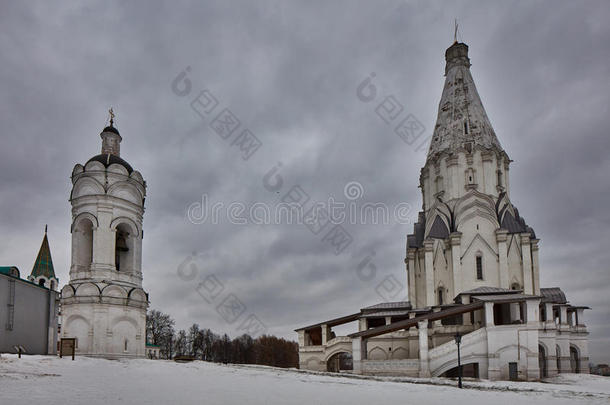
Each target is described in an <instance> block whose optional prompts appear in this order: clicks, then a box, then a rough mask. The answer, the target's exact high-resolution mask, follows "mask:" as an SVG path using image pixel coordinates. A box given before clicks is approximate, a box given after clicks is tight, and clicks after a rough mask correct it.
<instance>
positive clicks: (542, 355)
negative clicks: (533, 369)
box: [538, 345, 548, 378]
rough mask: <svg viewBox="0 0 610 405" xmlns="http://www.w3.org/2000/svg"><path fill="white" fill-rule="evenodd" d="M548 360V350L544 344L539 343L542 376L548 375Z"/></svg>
mask: <svg viewBox="0 0 610 405" xmlns="http://www.w3.org/2000/svg"><path fill="white" fill-rule="evenodd" d="M546 360H547V354H546V350H544V346H542V345H538V368H540V378H546V377H548V371H547V367H546Z"/></svg>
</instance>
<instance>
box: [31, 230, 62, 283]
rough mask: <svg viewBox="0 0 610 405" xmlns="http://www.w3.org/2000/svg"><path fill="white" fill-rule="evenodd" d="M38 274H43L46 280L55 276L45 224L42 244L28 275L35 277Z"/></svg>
mask: <svg viewBox="0 0 610 405" xmlns="http://www.w3.org/2000/svg"><path fill="white" fill-rule="evenodd" d="M38 276H45V277H46V278H47V280H50V279H51V278H56V277H55V269H54V268H53V259H51V249H50V248H49V240H48V239H47V226H46V225H45V227H44V238H43V239H42V245H41V246H40V251H39V252H38V257H36V262H34V267H33V268H32V274H31V275H30V277H32V278H36V277H38Z"/></svg>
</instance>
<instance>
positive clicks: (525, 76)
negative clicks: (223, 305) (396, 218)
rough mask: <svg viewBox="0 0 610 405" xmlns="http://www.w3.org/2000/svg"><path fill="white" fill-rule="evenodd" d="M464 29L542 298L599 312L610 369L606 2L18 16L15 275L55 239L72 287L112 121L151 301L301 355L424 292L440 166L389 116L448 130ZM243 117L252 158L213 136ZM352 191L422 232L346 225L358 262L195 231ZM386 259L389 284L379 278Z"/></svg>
mask: <svg viewBox="0 0 610 405" xmlns="http://www.w3.org/2000/svg"><path fill="white" fill-rule="evenodd" d="M454 18H457V19H458V21H459V23H460V27H461V28H460V37H459V39H460V40H463V41H464V42H466V43H467V44H468V45H469V46H470V57H471V61H472V68H471V70H472V73H473V76H474V79H475V82H476V84H477V87H478V90H479V93H480V95H481V98H482V100H483V103H484V106H485V108H486V110H487V113H488V115H489V117H490V119H491V122H492V124H493V126H494V128H495V131H496V133H497V134H498V137H499V139H500V142H501V143H502V146H503V147H504V149H505V150H506V151H507V153H508V154H509V156H510V157H511V158H512V159H513V160H514V163H513V164H512V166H511V179H510V180H511V199H512V201H513V203H514V204H515V205H516V206H517V207H518V208H519V210H520V213H521V215H522V216H524V217H525V219H526V220H527V222H528V223H529V224H530V225H531V226H532V227H534V229H535V230H536V233H537V236H538V237H539V238H540V239H541V244H540V249H541V250H540V262H541V283H542V286H561V288H562V289H563V290H564V291H565V292H566V294H567V295H568V299H569V300H570V301H571V302H572V303H573V304H584V305H589V306H591V307H592V308H593V310H592V311H588V312H586V322H587V324H588V327H589V330H590V332H591V335H590V347H591V352H592V360H593V361H596V362H601V361H605V362H608V361H610V326H608V321H609V320H610V305H609V304H610V299H609V297H610V294H609V293H608V284H609V281H610V275H609V269H608V266H609V265H608V263H610V249H608V229H609V227H610V214H609V211H608V209H607V207H608V203H609V202H610V201H609V195H610V191H609V186H610V179H609V177H608V173H610V158H609V157H608V151H609V150H610V138H609V137H608V128H610V114H609V108H608V105H609V104H610V103H609V101H610V100H609V98H610V81H609V80H608V77H609V76H610V67H609V66H610V64H609V62H610V58H609V56H610V52H609V49H610V45H609V43H610V26H609V25H608V23H607V22H608V21H609V20H610V7H609V5H608V2H603V1H583V2H571V1H535V2H529V1H528V2H526V1H521V2H511V1H503V2H498V3H495V4H491V2H470V1H465V2H451V3H441V2H428V1H422V2H408V1H377V2H355V1H331V2H328V1H321V2H315V1H307V2H305V1H303V2H285V1H269V2H264V1H258V2H256V4H255V3H254V2H237V1H218V2H190V3H189V2H155V1H148V2H143V1H142V2H128V3H125V4H123V3H122V2H80V3H75V4H69V3H66V4H63V5H61V4H60V5H57V4H55V3H53V4H51V3H48V2H12V3H9V2H6V1H3V2H2V3H0V55H2V69H0V86H1V88H2V91H1V92H0V99H1V102H0V120H1V122H2V135H1V136H2V144H1V145H2V146H1V149H0V193H1V196H2V199H1V200H0V213H1V218H2V220H1V222H0V234H1V235H2V243H0V264H2V265H17V266H18V267H19V268H20V269H21V271H22V274H28V273H29V271H30V270H31V267H32V265H33V262H34V259H35V256H36V253H37V251H38V248H39V246H40V242H41V239H42V233H43V228H44V225H45V223H48V224H49V240H50V245H51V249H52V255H53V261H54V264H55V270H56V273H57V276H58V277H59V278H60V282H61V283H62V284H63V283H65V282H67V281H68V270H69V265H70V262H69V261H70V221H71V217H70V205H69V202H68V198H69V193H70V187H71V183H70V179H69V176H70V173H71V171H72V168H73V166H74V164H76V163H81V164H84V163H85V162H86V161H87V160H88V159H89V158H90V157H91V156H93V155H96V154H98V153H99V150H100V145H101V141H100V138H99V133H100V130H101V129H102V128H103V127H104V126H105V125H106V123H107V110H108V108H109V107H110V106H112V107H114V110H115V112H116V114H117V120H116V122H117V126H118V128H119V130H120V131H121V135H122V136H123V143H122V151H121V156H122V157H123V158H125V159H126V160H127V161H128V162H129V163H130V164H132V165H133V166H134V168H136V169H137V170H139V171H140V172H141V173H142V174H143V176H144V178H145V179H146V181H147V184H148V196H147V199H146V214H145V219H144V229H145V237H144V247H143V272H144V287H145V289H146V290H147V291H148V292H149V294H150V301H151V307H152V308H157V309H160V310H162V311H165V312H168V313H170V314H171V315H172V316H174V317H175V318H176V320H177V326H178V327H179V328H186V327H188V325H189V324H190V323H193V322H197V323H199V324H200V325H201V326H203V327H209V328H212V329H213V330H215V331H217V332H227V333H229V334H230V335H231V336H235V335H237V334H239V333H240V331H239V330H238V329H239V325H240V323H241V322H242V320H243V319H245V318H246V317H247V316H248V315H249V314H254V315H255V316H257V318H258V319H260V320H261V321H262V322H263V323H264V324H265V325H266V327H267V328H268V332H269V333H273V334H276V335H280V336H285V337H288V338H291V339H296V334H295V333H294V332H293V329H294V328H296V327H298V326H303V325H306V324H309V323H313V322H317V321H321V320H324V319H325V318H330V317H335V316H339V315H345V314H348V313H352V312H355V311H357V310H358V309H359V308H361V307H364V306H367V305H371V304H374V303H377V302H379V301H381V300H382V298H380V296H379V294H378V292H377V291H376V287H377V286H378V285H379V283H381V282H382V281H383V280H398V281H400V282H401V283H402V284H403V285H404V284H405V281H406V274H405V269H404V263H403V260H404V255H405V238H406V235H407V233H411V232H412V223H413V221H414V220H415V219H416V215H417V211H418V209H419V208H420V207H421V196H420V192H419V189H418V188H417V186H418V176H419V169H420V168H421V167H422V166H423V164H424V161H425V151H418V150H416V148H415V147H413V146H411V145H408V144H407V143H405V142H403V141H402V140H401V139H400V138H399V137H398V136H397V135H396V134H395V133H394V132H393V131H392V127H391V126H389V125H386V124H385V123H384V122H383V121H382V120H381V119H380V118H379V116H377V114H376V113H375V105H376V104H378V103H377V101H381V100H382V99H383V98H384V97H386V96H389V95H393V96H394V97H395V98H396V100H398V101H399V102H400V103H401V104H402V105H403V106H404V112H403V113H402V114H403V115H402V116H401V117H404V116H406V115H407V114H412V115H413V116H414V117H416V118H417V119H418V120H419V121H420V122H421V123H422V124H423V125H424V127H425V128H426V131H425V135H426V136H428V135H430V134H431V131H432V128H433V126H434V122H435V119H436V113H437V107H438V101H439V99H440V96H441V90H442V86H443V80H444V78H443V73H444V52H445V49H446V48H447V47H448V46H449V45H450V44H451V42H452V40H453V19H454ZM187 66H188V67H189V70H190V71H189V72H188V76H187V78H188V80H189V81H190V84H191V89H190V92H189V93H188V94H187V95H185V96H178V95H176V94H175V92H174V91H172V81H173V80H174V79H175V78H176V77H177V76H178V75H179V74H180V73H181V72H182V71H183V70H184V69H185V68H186V67H187ZM372 72H374V73H375V79H374V80H375V81H374V84H375V86H376V88H377V95H376V97H377V99H376V100H375V101H374V102H369V103H366V102H363V101H361V100H360V99H359V98H358V97H357V96H356V88H357V86H358V85H359V84H360V83H361V82H362V80H364V79H365V78H366V77H367V76H368V75H369V74H371V73H372ZM183 85H184V82H181V86H183ZM180 89H184V87H180ZM204 89H207V90H208V91H209V93H208V94H212V95H213V96H214V97H215V98H216V100H217V101H218V106H217V109H216V110H214V111H213V114H210V116H204V117H203V118H202V117H200V116H199V115H197V114H196V113H195V112H194V111H193V109H192V108H191V107H190V102H191V101H192V100H193V99H194V98H195V97H196V96H197V95H198V94H199V92H200V91H201V90H204ZM185 91H186V90H185ZM222 108H228V109H229V110H230V111H232V113H233V114H234V115H235V116H236V117H237V118H238V119H239V120H240V122H241V126H240V128H239V130H238V131H241V130H242V129H245V128H247V129H249V130H250V131H251V132H252V133H253V134H254V135H255V136H256V137H257V138H258V139H259V140H260V141H261V142H262V146H261V147H260V148H259V149H258V150H257V151H256V153H254V155H252V156H251V157H250V158H249V159H248V160H243V159H242V153H241V152H240V150H239V148H238V145H232V144H231V143H232V140H233V138H231V139H229V140H223V139H222V138H221V137H220V136H218V135H217V134H216V133H215V132H214V130H213V129H212V128H211V127H210V124H211V122H212V119H213V118H214V116H215V115H216V113H217V112H219V111H220V110H221V109H222ZM278 162H281V168H280V171H279V172H278V173H279V175H281V176H282V179H283V181H284V183H283V185H282V187H281V189H279V190H278V191H275V190H272V191H269V190H268V187H267V188H266V187H264V183H263V178H264V176H265V174H266V173H268V172H269V170H270V169H272V168H273V167H274V165H276V164H277V163H278ZM274 179H276V178H275V177H274ZM352 181H355V182H358V183H359V184H361V185H362V189H363V196H362V197H361V199H360V200H358V202H359V203H362V202H384V203H386V204H388V205H389V206H390V207H394V206H396V205H397V204H400V203H408V204H410V205H411V206H412V210H411V211H410V212H409V214H408V217H409V218H408V219H409V221H410V223H408V224H404V223H396V222H392V223H390V224H387V225H370V224H369V225H351V224H346V225H345V229H346V231H348V232H349V234H350V235H351V237H352V239H353V241H352V243H351V244H350V245H349V246H348V247H347V248H346V249H345V250H344V251H343V252H341V253H340V254H338V255H337V254H335V252H334V251H333V249H332V246H331V245H330V244H329V243H328V241H324V234H323V233H320V234H317V235H315V234H313V233H312V232H310V230H309V229H308V228H307V227H306V226H304V225H288V224H279V225H254V224H249V225H235V224H231V223H229V222H228V221H227V220H221V221H220V223H218V224H212V223H210V222H209V221H208V222H206V223H203V224H193V223H191V222H189V221H188V219H187V215H186V212H187V208H188V207H189V206H191V204H193V203H196V202H201V201H202V196H203V195H205V196H207V198H208V199H209V200H208V201H209V202H211V203H213V202H222V203H224V204H229V203H231V202H234V201H238V202H242V203H244V204H246V205H251V204H254V203H256V202H261V203H265V204H268V205H270V206H273V205H274V204H277V202H278V201H280V199H281V198H282V196H283V195H284V194H285V193H286V192H287V191H288V190H289V189H290V188H291V187H293V186H295V185H299V186H300V187H301V188H302V190H304V191H305V192H306V193H307V194H308V195H309V196H310V197H311V201H314V200H327V199H328V198H329V197H334V198H336V199H337V200H341V201H347V200H346V198H345V196H344V187H345V185H346V184H347V183H349V182H352ZM193 252H195V253H196V254H197V255H196V257H195V258H194V259H193V260H192V261H191V262H192V263H194V265H195V266H196V268H197V270H198V274H197V278H196V279H195V280H194V281H185V280H184V279H182V278H180V277H179V276H178V274H177V268H178V266H179V265H180V263H187V264H189V263H190V262H189V261H188V260H186V259H187V258H188V256H189V255H191V254H192V253H193ZM373 252H374V255H373ZM367 256H371V257H372V261H371V263H373V265H374V266H375V267H376V269H377V272H376V274H374V275H373V277H370V278H371V279H370V280H368V281H363V279H362V278H361V277H360V278H359V277H358V273H357V269H358V265H359V264H360V263H363V260H365V258H366V257H367ZM185 260H186V261H185ZM361 267H362V266H361ZM209 276H215V277H216V279H215V280H218V282H220V283H222V284H223V286H224V290H223V291H222V293H221V294H219V296H218V297H215V298H214V299H212V300H211V301H212V303H207V302H206V301H205V300H204V299H203V298H202V297H201V296H200V295H199V294H198V293H197V290H196V287H197V284H198V282H199V280H202V279H204V278H205V277H209ZM388 277H393V278H390V279H388ZM208 280H209V278H208ZM405 292H406V290H405ZM230 294H234V295H233V297H237V298H238V299H239V300H240V302H242V303H243V304H244V305H245V307H246V310H245V311H244V313H243V315H241V316H240V318H239V319H237V320H236V321H234V322H232V323H229V322H227V321H225V320H224V319H223V318H222V317H221V316H220V315H219V314H218V313H217V312H216V309H215V308H216V306H217V305H218V304H219V303H220V301H219V300H222V299H224V298H225V297H227V296H229V295H230ZM395 298H399V297H395Z"/></svg>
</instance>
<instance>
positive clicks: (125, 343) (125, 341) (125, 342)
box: [123, 339, 127, 351]
mask: <svg viewBox="0 0 610 405" xmlns="http://www.w3.org/2000/svg"><path fill="white" fill-rule="evenodd" d="M123 350H125V351H127V339H125V348H124V349H123Z"/></svg>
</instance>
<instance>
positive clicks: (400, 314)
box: [296, 41, 589, 380]
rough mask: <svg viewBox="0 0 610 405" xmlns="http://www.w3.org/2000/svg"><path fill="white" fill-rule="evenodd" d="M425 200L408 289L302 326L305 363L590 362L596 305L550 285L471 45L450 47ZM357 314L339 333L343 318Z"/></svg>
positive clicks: (346, 366)
mask: <svg viewBox="0 0 610 405" xmlns="http://www.w3.org/2000/svg"><path fill="white" fill-rule="evenodd" d="M445 59H446V66H445V84H444V86H443V92H442V96H441V101H440V103H439V108H438V118H437V121H436V126H435V127H434V132H433V137H432V140H431V143H430V148H429V151H428V155H427V159H426V163H425V165H424V167H423V168H422V169H421V174H420V188H421V190H422V198H423V211H422V212H420V213H419V218H418V221H417V223H416V224H415V226H414V232H413V234H411V235H408V236H407V241H406V257H405V264H406V273H407V284H408V299H409V301H405V302H386V303H381V304H378V305H373V306H369V307H366V308H362V309H361V310H360V311H358V312H356V313H353V314H350V315H347V316H343V317H340V318H335V319H330V320H327V321H323V322H320V323H316V324H314V325H309V326H305V327H302V328H299V329H297V330H296V331H297V332H298V337H299V363H300V367H301V368H302V369H308V370H320V371H326V370H328V371H343V370H349V371H350V372H353V373H362V374H375V375H406V376H419V377H430V376H454V375H456V374H457V360H458V359H457V357H458V356H457V345H456V341H455V337H456V334H459V336H461V360H462V365H463V371H464V375H467V376H473V377H479V378H488V379H492V380H498V379H513V380H517V379H518V380H537V379H540V378H544V377H547V376H549V377H550V376H554V375H556V374H557V373H562V372H576V373H579V372H588V356H589V352H588V340H587V336H588V332H587V329H586V327H585V324H584V317H583V312H584V310H585V309H588V307H586V306H579V305H573V304H571V303H569V302H568V301H567V299H566V297H565V295H564V293H563V292H562V291H561V290H560V289H559V288H557V287H554V288H542V287H541V286H540V268H539V261H538V251H539V248H538V242H539V239H538V238H537V236H536V234H535V232H534V230H533V229H532V228H531V227H529V226H528V225H527V224H526V222H525V220H524V219H523V217H521V215H520V213H519V211H518V210H517V208H516V207H515V206H514V205H513V203H512V202H511V199H510V183H509V166H510V163H511V162H512V160H510V158H509V157H508V154H507V153H506V151H504V149H503V148H502V146H501V145H500V142H499V140H498V138H497V137H496V134H495V132H494V130H493V128H492V126H491V123H490V121H489V119H488V117H487V114H486V113H485V109H484V108H483V104H482V103H481V99H480V98H479V95H478V93H477V89H476V87H475V84H474V81H473V79H472V76H471V73H470V59H469V58H468V46H467V45H466V44H463V43H458V42H457V41H456V42H455V43H454V44H453V45H451V46H450V47H449V48H448V49H447V51H446V52H445ZM352 322H353V323H355V324H357V331H355V332H354V333H352V334H350V335H348V336H336V334H335V333H334V332H333V330H332V328H333V327H336V326H338V325H343V324H348V323H352Z"/></svg>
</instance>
